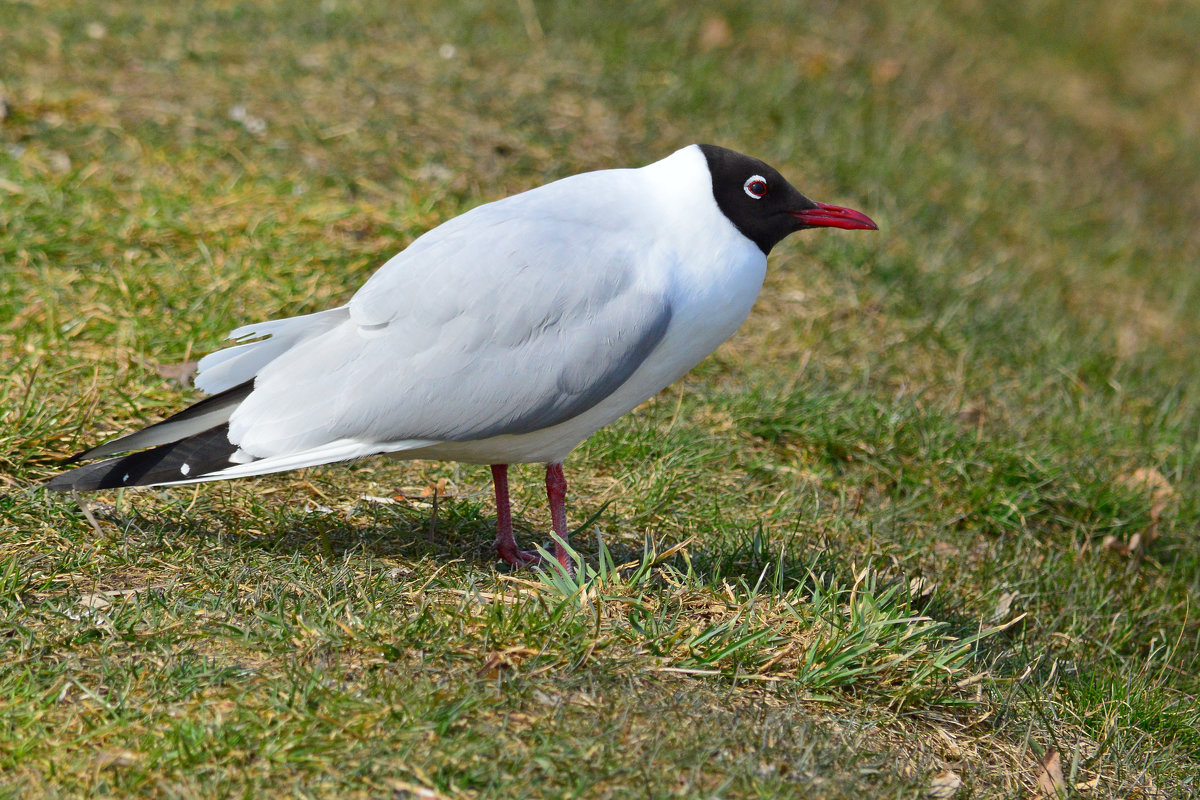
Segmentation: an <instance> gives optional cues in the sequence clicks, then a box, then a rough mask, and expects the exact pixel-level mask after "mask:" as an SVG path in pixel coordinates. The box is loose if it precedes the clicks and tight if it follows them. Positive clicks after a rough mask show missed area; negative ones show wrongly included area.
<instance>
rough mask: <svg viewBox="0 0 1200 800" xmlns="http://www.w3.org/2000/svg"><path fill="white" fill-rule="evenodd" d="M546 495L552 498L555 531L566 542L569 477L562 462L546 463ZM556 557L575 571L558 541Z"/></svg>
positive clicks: (552, 517)
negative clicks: (564, 472)
mask: <svg viewBox="0 0 1200 800" xmlns="http://www.w3.org/2000/svg"><path fill="white" fill-rule="evenodd" d="M546 497H547V498H548V499H549V500H550V521H551V524H552V525H553V527H554V532H555V533H557V534H558V536H559V538H560V539H562V540H563V541H564V542H565V541H567V534H568V533H569V531H568V529H567V478H566V476H564V475H563V468H562V464H547V465H546ZM554 557H555V558H557V559H558V563H560V564H562V565H563V568H564V569H566V570H567V572H570V573H574V564H572V563H571V558H570V556H568V555H567V550H566V548H565V547H563V546H562V545H561V544H559V543H558V542H555V543H554Z"/></svg>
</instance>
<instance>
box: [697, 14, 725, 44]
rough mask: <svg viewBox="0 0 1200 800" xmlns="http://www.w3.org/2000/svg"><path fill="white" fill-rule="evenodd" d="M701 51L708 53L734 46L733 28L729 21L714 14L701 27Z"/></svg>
mask: <svg viewBox="0 0 1200 800" xmlns="http://www.w3.org/2000/svg"><path fill="white" fill-rule="evenodd" d="M699 44H700V51H701V52H703V53H707V52H709V51H711V50H716V49H718V48H720V47H728V46H729V45H731V44H733V28H732V27H730V25H729V20H727V19H725V18H724V17H722V16H720V15H719V14H713V15H712V16H710V17H709V18H708V19H706V20H704V24H702V25H701V26H700V42H699Z"/></svg>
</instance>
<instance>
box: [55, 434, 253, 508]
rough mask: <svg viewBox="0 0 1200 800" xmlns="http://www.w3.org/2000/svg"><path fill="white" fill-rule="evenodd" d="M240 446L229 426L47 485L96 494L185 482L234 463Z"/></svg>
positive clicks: (75, 472)
mask: <svg viewBox="0 0 1200 800" xmlns="http://www.w3.org/2000/svg"><path fill="white" fill-rule="evenodd" d="M237 449H238V448H237V445H235V444H233V443H232V442H230V441H229V424H228V423H225V424H222V425H219V426H217V427H215V428H212V429H211V430H207V431H205V432H203V433H198V434H196V435H195V436H189V437H188V438H186V439H181V440H180V441H178V442H171V443H170V444H164V445H160V446H159V447H155V448H153V449H151V450H144V451H142V452H140V453H131V454H130V455H127V456H117V457H115V458H106V459H105V460H103V461H97V462H96V463H95V464H87V465H85V466H82V467H76V468H75V469H72V470H68V471H66V472H63V473H60V474H58V475H55V476H54V477H53V478H51V479H50V480H49V481H47V482H46V483H45V484H44V486H45V488H46V489H48V490H49V491H52V492H69V491H77V492H94V491H97V490H100V489H120V488H123V487H126V486H153V485H159V484H169V483H186V482H189V481H194V480H196V479H197V478H202V477H204V476H205V475H207V474H208V473H210V472H216V471H218V470H221V469H224V468H225V467H228V466H230V465H231V464H232V462H231V461H230V460H229V458H230V456H232V455H233V454H234V453H235V452H237Z"/></svg>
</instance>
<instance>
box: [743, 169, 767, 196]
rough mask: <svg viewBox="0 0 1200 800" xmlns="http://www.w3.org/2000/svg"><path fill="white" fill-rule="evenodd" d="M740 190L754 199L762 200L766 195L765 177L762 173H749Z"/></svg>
mask: <svg viewBox="0 0 1200 800" xmlns="http://www.w3.org/2000/svg"><path fill="white" fill-rule="evenodd" d="M742 190H743V191H744V192H745V193H746V194H747V195H749V196H750V197H752V198H754V199H755V200H762V199H763V198H764V197H766V195H767V179H766V178H764V177H763V176H762V175H751V176H750V177H749V178H747V179H746V182H745V183H743V184H742Z"/></svg>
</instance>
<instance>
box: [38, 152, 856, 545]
mask: <svg viewBox="0 0 1200 800" xmlns="http://www.w3.org/2000/svg"><path fill="white" fill-rule="evenodd" d="M807 228H843V229H850V230H853V229H859V230H876V229H877V226H876V225H875V223H874V222H872V221H871V219H870V218H869V217H867V216H866V215H865V214H862V213H861V212H858V211H854V210H852V209H848V208H841V207H839V206H832V205H826V204H824V203H817V202H814V201H812V200H810V199H808V198H807V197H805V196H804V195H802V194H801V193H800V192H799V191H797V190H796V189H795V187H793V186H792V185H791V184H790V183H788V181H787V180H786V179H784V177H783V176H782V175H780V174H779V172H778V171H776V170H775V169H773V168H772V167H770V166H768V165H767V164H765V163H763V162H762V161H760V160H758V159H756V158H752V157H750V156H747V155H743V154H741V153H738V152H735V151H733V150H728V149H726V148H723V147H718V146H715V145H707V144H694V145H689V146H688V147H684V148H683V149H681V150H678V151H676V152H675V153H673V154H671V155H669V156H667V157H666V158H664V159H662V160H660V161H657V162H654V163H652V164H649V165H647V166H644V167H640V168H632V169H609V170H600V171H596V172H586V173H582V174H579V175H574V176H571V177H568V178H563V179H561V180H558V181H554V182H553V183H549V184H546V185H544V186H541V187H538V188H535V189H531V190H529V191H526V192H523V193H521V194H517V195H513V196H512V197H508V198H505V199H503V200H498V201H495V202H492V203H487V204H484V205H481V206H478V207H476V208H474V209H472V210H470V211H468V212H466V213H464V214H462V215H460V216H458V217H455V218H453V219H451V220H449V221H447V222H445V223H443V224H441V225H439V226H437V227H436V228H433V229H432V230H430V231H428V232H427V233H425V234H424V235H422V236H420V237H419V238H417V239H416V240H415V241H413V242H412V244H410V245H409V246H408V247H407V248H406V249H404V250H403V251H401V252H400V253H398V254H397V255H395V256H394V257H392V258H391V259H390V260H388V261H387V262H386V263H384V265H383V266H382V267H380V268H379V270H378V271H377V272H375V273H374V274H373V275H372V276H371V277H370V278H369V279H368V280H367V282H366V283H365V284H364V285H363V286H362V288H360V289H359V290H358V291H357V292H356V293H355V294H354V296H353V297H351V299H350V302H348V303H347V304H346V305H344V306H339V307H338V308H332V309H329V310H326V311H320V312H317V313H315V314H306V315H303V316H298V317H288V318H286V319H277V320H272V321H269V322H260V323H255V324H251V325H245V326H243V327H240V328H237V329H236V330H234V331H233V332H232V333H231V334H230V336H229V338H230V339H231V340H233V341H234V342H235V344H233V345H232V346H230V347H227V348H225V349H223V350H218V351H216V352H214V353H211V354H209V355H208V356H206V357H204V358H203V359H201V361H200V363H199V365H198V372H197V376H196V381H195V383H196V386H197V387H198V388H199V389H201V390H203V391H204V392H206V393H208V395H209V396H208V397H206V398H204V399H202V400H200V401H199V402H197V403H195V404H194V405H192V406H190V407H188V408H186V409H184V410H182V411H180V412H179V413H177V414H175V415H173V416H171V417H168V418H167V419H165V420H163V421H161V422H158V423H155V424H153V425H150V426H149V427H146V428H143V429H141V430H138V431H135V432H133V433H129V434H126V435H124V436H121V437H119V438H117V439H113V440H111V441H109V442H106V443H104V444H101V445H99V446H98V447H94V448H92V449H90V450H86V451H84V452H82V453H79V454H77V455H76V456H74V458H73V459H72V460H71V461H72V463H75V462H79V461H87V460H91V459H97V458H103V459H104V460H102V461H98V462H96V463H92V464H87V465H85V466H79V467H76V468H74V469H71V470H69V471H67V472H63V473H61V474H59V475H57V476H55V477H54V478H52V479H51V480H50V481H49V482H48V483H47V488H49V489H51V490H56V491H94V490H99V489H112V488H118V487H126V486H170V485H176V484H186V483H196V482H200V481H213V480H223V479H227V478H243V477H249V476H252V475H265V474H268V473H273V472H282V471H285V470H293V469H299V468H302V467H312V466H316V465H319V464H327V463H331V462H335V461H345V460H348V459H358V458H363V457H366V456H372V455H378V454H386V455H388V456H392V457H395V458H401V459H416V458H419V459H440V460H452V461H459V462H465V463H470V464H486V465H489V466H490V467H491V472H492V480H493V485H494V488H495V495H496V528H497V533H496V539H495V542H494V545H493V546H494V548H495V550H496V554H497V555H498V556H499V557H500V559H502V560H503V561H504V562H506V563H507V564H509V565H512V566H520V565H525V564H530V563H533V562H535V561H537V560H538V556H537V555H536V554H535V553H533V552H528V551H524V550H521V549H520V548H519V547H518V545H517V542H516V538H515V537H514V535H513V524H512V512H511V509H510V505H509V493H508V465H509V464H514V463H541V464H545V465H546V493H547V497H548V500H549V505H550V516H551V522H552V530H553V532H554V533H555V534H557V536H556V543H555V547H554V554H555V557H556V558H557V559H558V561H559V562H560V563H562V565H563V567H564V568H567V569H570V567H571V564H570V563H569V559H568V556H569V554H568V551H567V550H566V547H565V542H566V540H567V535H568V528H567V514H566V493H567V482H566V478H565V477H564V475H563V461H564V459H566V457H567V455H568V454H569V453H570V452H571V451H572V450H573V449H574V448H575V447H576V446H577V445H578V444H580V443H581V442H582V441H583V440H584V439H586V438H587V437H588V436H590V435H591V434H592V433H594V432H595V431H596V430H598V429H600V428H602V427H603V426H605V425H607V424H609V423H610V422H612V421H613V420H615V419H617V418H618V417H620V416H622V415H623V414H625V413H627V412H629V411H631V410H633V409H634V408H636V407H637V406H638V405H640V404H641V403H643V402H644V401H646V400H647V399H649V398H650V397H652V396H653V395H654V394H656V393H657V392H659V391H660V390H661V389H663V388H664V387H666V386H668V385H669V384H671V383H672V382H674V381H675V380H677V379H679V378H680V377H682V376H683V375H684V374H685V373H687V372H688V371H689V370H690V369H691V368H692V367H694V366H695V365H696V364H698V363H699V362H700V361H701V360H702V359H703V358H704V357H705V356H707V355H708V354H709V353H711V352H712V351H713V350H715V349H716V348H717V346H718V345H720V344H721V343H722V342H723V341H725V340H726V339H727V338H729V336H730V335H732V334H733V332H734V331H736V330H737V329H738V327H739V326H740V325H741V324H742V322H743V321H744V320H745V319H746V317H747V316H748V315H749V313H750V310H751V307H752V306H753V304H754V301H755V298H756V297H757V296H758V293H759V290H760V289H761V288H762V284H763V278H764V276H765V274H766V267H767V255H768V253H770V252H771V249H772V248H773V247H774V246H775V245H776V244H778V243H779V242H780V241H782V240H783V239H784V238H785V237H787V236H788V235H789V234H791V233H794V232H796V231H800V230H805V229H807ZM130 451H138V452H132V453H130ZM120 453H130V454H128V455H118V454H120Z"/></svg>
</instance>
